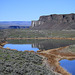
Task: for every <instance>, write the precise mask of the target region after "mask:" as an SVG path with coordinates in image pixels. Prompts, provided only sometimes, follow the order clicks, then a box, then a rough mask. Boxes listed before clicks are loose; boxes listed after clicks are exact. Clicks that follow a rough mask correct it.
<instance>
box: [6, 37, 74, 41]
mask: <svg viewBox="0 0 75 75" xmlns="http://www.w3.org/2000/svg"><path fill="white" fill-rule="evenodd" d="M9 39H60V40H63V39H65V40H75V38H63V37H59V38H58V37H45V38H43V37H40V38H7V40H9Z"/></svg>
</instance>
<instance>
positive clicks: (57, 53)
mask: <svg viewBox="0 0 75 75" xmlns="http://www.w3.org/2000/svg"><path fill="white" fill-rule="evenodd" d="M68 47H69V46H66V47H60V48H56V49H50V50H47V51H42V52H40V53H38V54H39V55H43V56H45V57H47V58H48V63H49V64H50V66H51V68H52V70H53V71H55V72H58V73H60V74H62V75H71V74H70V73H68V72H67V71H66V70H64V69H63V68H62V67H61V66H60V63H59V61H60V60H62V59H68V60H72V59H75V54H73V53H71V52H61V50H64V49H67V48H68Z"/></svg>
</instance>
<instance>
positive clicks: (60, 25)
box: [31, 13, 75, 30]
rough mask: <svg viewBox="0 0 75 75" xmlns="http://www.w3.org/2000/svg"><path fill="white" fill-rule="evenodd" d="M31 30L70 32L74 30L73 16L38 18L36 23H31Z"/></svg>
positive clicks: (74, 17) (74, 20)
mask: <svg viewBox="0 0 75 75" xmlns="http://www.w3.org/2000/svg"><path fill="white" fill-rule="evenodd" d="M31 28H32V29H51V30H71V29H73V30H74V29H75V14H73V13H72V14H61V15H57V14H53V15H48V16H40V18H39V20H38V21H32V25H31Z"/></svg>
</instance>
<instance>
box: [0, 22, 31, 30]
mask: <svg viewBox="0 0 75 75" xmlns="http://www.w3.org/2000/svg"><path fill="white" fill-rule="evenodd" d="M30 26H31V21H0V29H8V28H9V29H18V28H19V29H20V28H29V27H30Z"/></svg>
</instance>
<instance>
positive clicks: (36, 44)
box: [4, 39, 75, 51]
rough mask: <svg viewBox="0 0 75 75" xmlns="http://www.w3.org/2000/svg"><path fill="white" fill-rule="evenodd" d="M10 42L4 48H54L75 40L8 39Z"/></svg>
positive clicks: (70, 43) (72, 42) (21, 49)
mask: <svg viewBox="0 0 75 75" xmlns="http://www.w3.org/2000/svg"><path fill="white" fill-rule="evenodd" d="M7 42H8V44H6V45H4V48H7V47H9V48H10V49H17V50H19V51H24V50H29V51H30V50H34V51H37V50H48V49H53V48H59V47H64V46H68V45H73V44H75V41H74V40H56V39H40V40H38V39H33V40H32V39H29V40H25V39H24V40H23V39H22V40H18V39H16V40H7Z"/></svg>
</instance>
